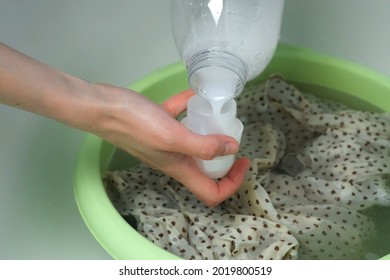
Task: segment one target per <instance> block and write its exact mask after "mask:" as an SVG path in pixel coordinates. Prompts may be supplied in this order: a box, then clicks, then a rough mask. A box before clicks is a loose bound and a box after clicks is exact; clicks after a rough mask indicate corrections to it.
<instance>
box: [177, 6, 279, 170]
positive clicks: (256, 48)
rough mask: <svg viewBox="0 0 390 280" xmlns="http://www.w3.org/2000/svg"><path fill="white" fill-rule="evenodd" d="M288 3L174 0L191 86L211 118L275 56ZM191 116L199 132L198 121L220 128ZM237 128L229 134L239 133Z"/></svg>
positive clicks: (210, 128) (180, 47)
mask: <svg viewBox="0 0 390 280" xmlns="http://www.w3.org/2000/svg"><path fill="white" fill-rule="evenodd" d="M283 6H284V0H171V12H172V28H173V33H174V39H175V43H176V46H177V50H178V52H179V54H180V56H181V58H182V60H183V61H184V63H185V65H186V67H187V70H188V81H189V85H190V87H191V88H192V89H193V90H194V91H195V92H196V93H197V95H199V96H201V97H203V98H204V99H205V100H207V101H208V102H209V104H210V105H211V108H212V110H211V112H210V117H209V121H210V119H212V118H213V117H212V116H214V117H216V116H218V115H220V114H221V110H222V108H223V107H224V105H225V103H226V102H228V101H229V100H231V99H233V98H235V97H237V96H238V95H239V94H241V92H242V91H243V89H244V86H245V83H246V82H247V81H249V80H251V79H253V78H255V77H256V76H258V75H259V74H260V73H261V72H262V71H263V70H264V69H265V67H266V66H267V65H268V63H269V62H270V61H271V59H272V56H273V54H274V52H275V50H276V47H277V44H278V41H279V33H280V26H281V20H282V14H283ZM188 105H189V106H188V110H191V104H190V103H189V104H188ZM195 111H196V110H195ZM234 114H235V108H234ZM195 116H196V114H195ZM219 119H221V117H219ZM222 119H223V118H222ZM196 120H198V119H196ZM226 121H227V120H226ZM186 122H187V126H188V127H189V128H190V129H192V130H194V131H197V132H198V131H199V129H198V126H203V127H208V130H207V131H205V130H203V132H202V133H203V134H212V133H219V131H220V129H218V128H217V127H216V126H215V125H214V126H207V125H206V126H205V125H203V124H202V123H200V122H201V120H200V119H199V122H197V121H191V120H190V116H187V120H186ZM220 123H221V122H220ZM236 123H237V122H234V123H232V124H231V126H233V127H234V126H235V125H236ZM190 124H191V125H190ZM237 125H238V126H240V125H239V124H237ZM241 125H242V124H241ZM237 129H238V128H237ZM237 129H232V131H233V132H228V133H225V134H227V135H230V136H233V137H236V134H237V133H236V132H237ZM238 130H239V129H238ZM241 132H242V131H241ZM238 134H240V133H238ZM227 170H228V169H227ZM227 170H226V172H227ZM205 172H206V173H207V170H206V171H205ZM222 173H223V172H220V173H218V174H219V175H218V176H220V174H222ZM211 177H215V176H211Z"/></svg>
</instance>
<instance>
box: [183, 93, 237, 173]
mask: <svg viewBox="0 0 390 280" xmlns="http://www.w3.org/2000/svg"><path fill="white" fill-rule="evenodd" d="M236 112H237V106H236V102H235V101H234V100H233V99H231V100H229V101H228V102H226V104H225V105H224V106H223V107H222V110H221V113H220V114H215V115H214V114H213V111H212V108H211V105H210V103H209V102H208V101H207V100H205V99H204V98H202V97H200V96H197V95H195V96H193V97H191V99H190V100H189V102H188V104H187V117H186V118H184V119H183V121H182V123H183V124H184V125H185V126H186V127H187V128H189V129H190V130H192V131H193V132H195V133H199V134H202V135H207V134H225V135H229V136H231V137H234V138H235V139H236V141H237V142H238V143H240V141H241V136H242V132H243V130H244V126H243V124H242V122H241V121H240V120H239V119H237V118H236ZM234 159H235V156H234V155H227V156H221V157H216V158H214V159H212V160H202V159H195V161H196V163H197V164H198V166H199V168H200V169H201V170H202V171H203V172H204V173H205V174H206V175H208V176H209V177H211V178H213V179H217V178H222V177H223V176H225V175H226V174H227V173H228V171H229V170H230V168H231V167H232V165H233V163H234Z"/></svg>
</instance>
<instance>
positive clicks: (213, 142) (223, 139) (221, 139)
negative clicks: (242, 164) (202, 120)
mask: <svg viewBox="0 0 390 280" xmlns="http://www.w3.org/2000/svg"><path fill="white" fill-rule="evenodd" d="M177 149H178V150H179V151H180V152H181V153H184V154H187V155H190V156H193V157H196V158H199V159H205V160H211V159H213V158H215V157H217V156H225V155H232V154H235V153H237V152H238V149H239V144H238V142H237V141H236V140H235V139H234V138H233V137H230V136H227V135H222V134H209V135H201V134H197V133H194V132H192V131H190V130H188V133H187V134H186V136H185V137H183V138H182V139H181V141H180V145H179V147H177Z"/></svg>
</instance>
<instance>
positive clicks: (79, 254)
mask: <svg viewBox="0 0 390 280" xmlns="http://www.w3.org/2000/svg"><path fill="white" fill-rule="evenodd" d="M389 11H390V1H388V0H286V5H285V13H284V20H283V26H282V32H281V41H282V42H285V43H292V44H296V45H299V46H304V47H308V48H313V49H315V50H317V51H320V52H323V53H327V54H331V55H334V56H338V57H341V58H345V59H348V60H352V61H355V62H357V63H360V64H363V65H365V66H367V67H370V68H372V69H374V70H377V71H378V72H381V73H383V74H385V75H387V76H390V55H389V54H388V50H389V49H390V35H389V34H388V28H389V26H388V25H389V21H388V18H389V14H390V12H389ZM0 40H1V41H2V42H3V43H6V44H8V45H10V46H12V47H14V48H16V49H18V50H20V51H22V52H24V53H26V54H28V55H30V56H32V57H34V58H36V59H39V60H41V61H43V62H45V63H47V64H50V65H52V66H54V67H56V68H59V69H61V70H63V71H65V72H68V73H70V74H73V75H76V76H79V77H81V78H83V79H86V80H90V81H99V82H108V83H112V84H116V85H119V86H123V87H127V86H128V85H129V84H131V83H132V82H134V81H136V80H137V79H139V78H141V77H142V76H144V75H145V74H147V73H149V72H150V71H153V70H154V69H157V68H160V67H163V66H164V65H167V64H169V63H172V62H175V61H177V60H178V59H179V57H178V55H177V53H176V49H175V46H174V42H173V39H172V35H171V28H170V15H169V1H168V0H138V1H135V0H115V1H103V0H66V1H65V0H61V1H60V0H35V1H28V0H24V1H23V0H0ZM84 136H85V134H84V133H83V132H81V131H77V130H75V129H71V128H68V127H66V126H65V125H63V124H59V123H57V122H54V121H51V120H48V119H45V118H42V117H39V116H35V115H32V114H30V113H26V112H22V111H19V110H16V109H13V108H10V107H6V106H4V105H0V259H110V256H109V255H108V254H107V253H106V252H105V251H104V250H103V249H102V248H101V247H100V245H99V244H98V243H97V242H96V241H95V239H94V238H93V237H92V235H91V234H90V233H89V231H88V229H87V228H86V226H85V225H84V223H83V221H82V219H81V217H80V215H79V212H78V209H77V206H76V203H75V200H74V195H73V187H72V176H73V172H74V168H75V161H76V159H77V153H78V149H79V147H80V145H81V143H82V140H83V137H84Z"/></svg>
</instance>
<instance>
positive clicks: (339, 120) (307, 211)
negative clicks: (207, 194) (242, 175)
mask: <svg viewBox="0 0 390 280" xmlns="http://www.w3.org/2000/svg"><path fill="white" fill-rule="evenodd" d="M237 104H238V108H237V111H238V117H239V118H240V119H241V120H242V121H243V123H244V125H245V130H244V135H243V139H242V142H241V149H240V152H239V156H246V157H249V158H250V159H251V166H250V170H249V171H248V174H247V176H246V179H245V182H244V183H243V184H242V186H241V188H240V189H239V191H238V192H237V193H236V194H235V195H233V196H232V197H230V198H229V199H227V200H226V201H225V202H224V203H222V204H220V205H219V206H218V207H216V208H209V207H206V206H205V205H204V204H202V203H201V202H200V201H198V200H197V199H195V198H194V197H193V196H192V194H191V193H189V192H188V191H187V189H186V188H184V187H183V186H182V185H180V184H179V183H178V182H176V181H175V180H173V179H171V178H169V177H167V176H165V175H163V174H161V173H160V172H159V171H155V170H152V169H150V168H148V167H146V166H144V165H143V164H140V165H138V166H136V167H133V168H131V169H129V170H120V171H114V172H108V173H107V174H105V176H104V184H105V186H106V189H107V193H108V195H109V197H110V199H111V201H112V202H113V204H114V206H115V207H116V209H117V210H118V211H119V213H120V214H121V215H122V216H123V217H125V218H126V219H127V220H129V217H134V218H133V219H130V220H131V221H132V224H133V225H136V227H137V230H138V232H139V233H140V234H142V235H143V236H144V237H146V238H148V239H149V240H150V241H151V242H153V243H155V244H156V245H157V246H160V247H162V248H164V249H165V250H168V251H170V252H172V253H173V254H176V255H177V256H180V257H182V258H185V259H359V258H362V256H363V254H364V250H365V248H364V244H365V242H366V241H368V240H370V239H372V238H373V237H374V236H375V225H374V223H373V222H372V221H371V220H370V219H369V218H368V217H367V216H365V215H364V214H363V213H364V212H363V210H366V209H368V208H370V207H371V206H374V205H379V206H390V114H389V113H370V112H360V111H356V110H351V109H349V108H348V107H346V106H344V105H341V104H338V103H335V102H332V101H327V100H319V99H318V98H316V97H315V96H313V95H310V94H307V93H302V92H301V91H299V90H298V89H297V88H296V87H294V86H293V85H291V84H288V83H287V82H286V81H285V80H284V79H283V78H282V77H279V76H273V77H270V78H269V79H268V80H267V81H266V82H264V83H261V84H257V85H252V86H248V87H247V88H246V89H245V90H244V92H243V93H242V94H241V95H240V96H239V97H238V98H237Z"/></svg>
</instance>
